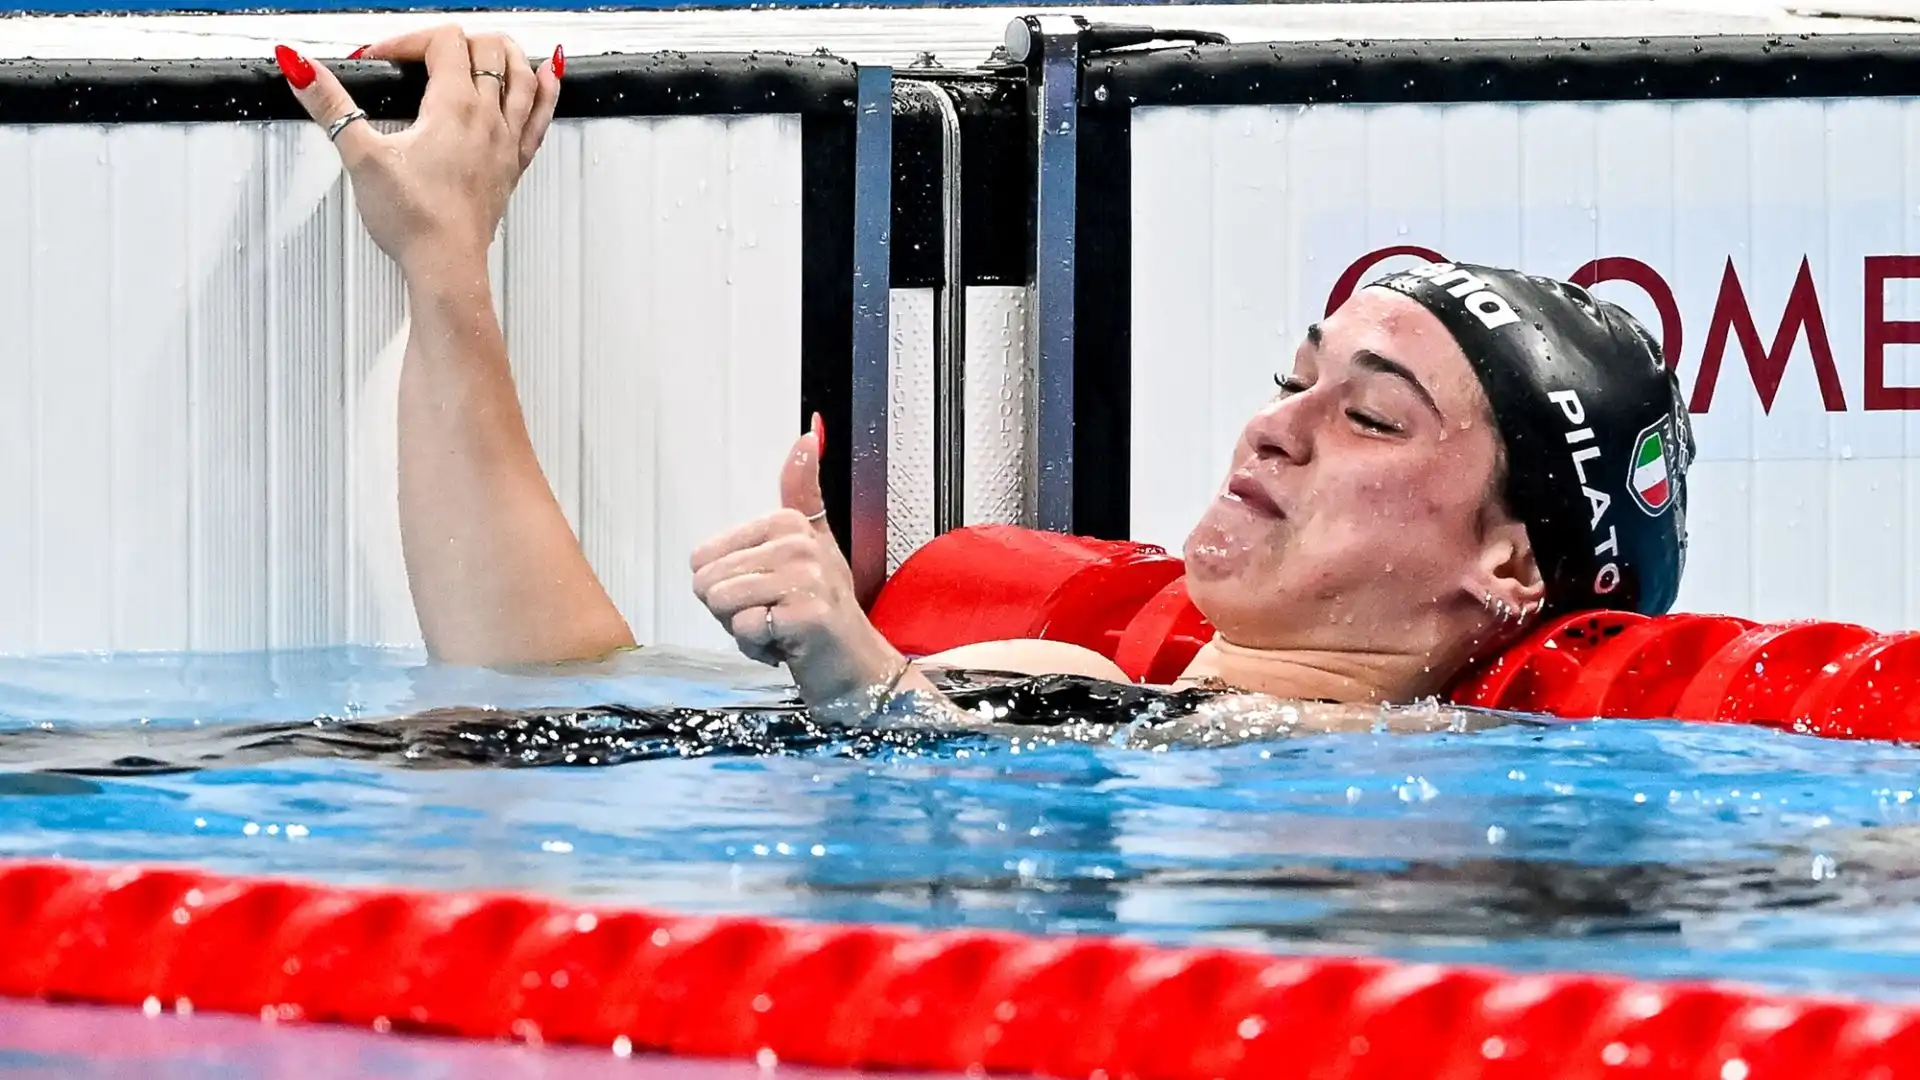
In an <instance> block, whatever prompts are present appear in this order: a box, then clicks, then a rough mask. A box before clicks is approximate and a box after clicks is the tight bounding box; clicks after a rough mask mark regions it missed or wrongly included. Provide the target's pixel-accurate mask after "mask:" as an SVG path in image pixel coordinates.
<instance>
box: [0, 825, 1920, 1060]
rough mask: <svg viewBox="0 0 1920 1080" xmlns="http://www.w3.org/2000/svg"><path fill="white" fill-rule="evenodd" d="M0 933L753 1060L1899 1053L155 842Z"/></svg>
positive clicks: (561, 1038)
mask: <svg viewBox="0 0 1920 1080" xmlns="http://www.w3.org/2000/svg"><path fill="white" fill-rule="evenodd" d="M0 941H4V942H5V943H6V946H5V947H4V949H0V994H4V995H6V996H10V997H18V998H34V999H43V1000H49V1001H56V1002H58V1001H80V1002H94V1003H104V1004H120V1005H130V1006H144V1007H145V1008H147V1009H148V1010H149V1011H152V1009H153V1008H154V1007H155V1006H156V1005H158V1006H159V1007H160V1008H163V1009H182V1010H183V1011H184V1009H185V1008H186V1007H187V1003H191V1008H192V1009H194V1010H212V1011H220V1012H231V1013H242V1014H251V1015H259V1016H261V1017H263V1018H265V1019H270V1020H274V1021H276V1022H299V1021H306V1022H331V1023H338V1024H349V1025H358V1026H371V1027H373V1028H375V1029H376V1030H401V1031H416V1032H428V1033H438V1034H442V1035H449V1036H457V1037H465V1038H478V1039H508V1040H520V1041H527V1042H536V1043H537V1042H543V1041H544V1042H568V1043H582V1044H588V1045H599V1046H603V1047H609V1048H611V1049H613V1050H614V1051H615V1052H635V1053H647V1052H653V1053H665V1054H680V1055H695V1056H704V1057H721V1058H746V1059H751V1060H758V1061H760V1062H762V1063H765V1062H767V1061H769V1060H777V1061H784V1062H792V1063H803V1064H812V1065H822V1066H840V1067H853V1068H881V1069H914V1070H950V1071H955V1072H971V1073H974V1074H978V1073H979V1072H981V1071H985V1072H987V1073H993V1074H1026V1075H1043V1076H1057V1077H1075V1078H1080V1077H1103V1078H1106V1080H1123V1078H1138V1080H1202V1078H1248V1080H1252V1078H1260V1080H1272V1078H1281V1077H1314V1078H1336V1077H1337V1078H1343V1080H1359V1078H1363V1077H1367V1078H1371V1077H1378V1078H1381V1080H1388V1078H1392V1080H1408V1078H1412V1077H1431V1078H1436V1080H1464V1078H1467V1077H1487V1078H1491V1077H1501V1078H1514V1080H1520V1078H1540V1077H1554V1078H1557V1080H1572V1078H1594V1080H1598V1078H1603V1077H1604V1078H1623V1077H1635V1078H1652V1077H1662V1078H1676V1080H1679V1078H1684V1080H1770V1078H1777V1080H1829V1078H1830V1080H1842V1078H1845V1080H1901V1078H1905V1077H1920V1008H1913V1007H1898V1006H1885V1005H1875V1004H1871V1003H1865V1002H1857V1001H1847V1000H1829V999H1814V998H1792V997H1785V996H1777V995H1771V994H1766V993H1759V992H1755V991H1752V990H1749V989H1747V988H1742V987H1734V986H1726V985H1719V984H1703V983H1654V982H1643V981H1635V980H1631V979H1625V978H1619V977H1613V976H1602V975H1589V974H1575V975H1523V974H1512V973H1505V972H1501V971H1497V970H1492V969H1487V968H1479V967H1466V966H1446V965H1435V964H1409V963H1395V962H1388V961H1383V960H1375V959H1364V958H1322V957H1315V958H1302V957H1288V956H1275V955H1269V954H1264V953H1254V952H1237V951H1232V950H1223V949H1179V948H1158V947H1150V946H1147V945H1144V944H1140V943H1137V942H1131V941H1125V940H1120V939H1113V938H1098V937H1071V938H1068V937H1054V938H1044V937H1040V938H1035V937H1023V936H1019V935H1014V934H1005V933H994V932H979V931H951V932H928V931H917V930H907V929H896V928H891V927H876V926H858V925H854V926H835V925H819V924H809V923H801V922H788V921H781V920H776V919H761V918H749V917H733V916H728V917H705V916H686V915H671V914H665V913H661V912H652V911H643V910H622V909H611V908H600V907H585V906H579V905H572V904H565V903H559V902H555V901H550V900H546V899H540V898H536V897H530V896H518V895H512V894H504V893H435V892H420V891H409V890H400V889H357V888H339V887H332V886H326V885H318V884H312V883H305V882H298V881H289V880H277V879H246V878H236V877H226V876H221V875H215V874H206V873H200V872H197V871H193V870H183V869H177V868H138V867H100V866H90V865H86V864H78V863H67V862H13V863H0ZM4 1039H5V1037H4V1036H0V1043H3V1042H4Z"/></svg>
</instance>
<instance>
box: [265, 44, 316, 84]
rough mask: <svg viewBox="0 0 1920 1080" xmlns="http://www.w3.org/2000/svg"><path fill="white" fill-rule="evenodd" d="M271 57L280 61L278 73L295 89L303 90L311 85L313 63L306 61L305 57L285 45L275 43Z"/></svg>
mask: <svg viewBox="0 0 1920 1080" xmlns="http://www.w3.org/2000/svg"><path fill="white" fill-rule="evenodd" d="M273 58H274V59H275V60H277V61H279V62H280V73H281V74H282V75H285V76H286V77H287V81H288V82H290V83H292V84H293V88H294V89H295V90H305V89H306V88H307V87H309V86H312V85H313V65H312V64H309V63H307V58H306V57H304V56H301V55H300V54H299V53H297V52H294V51H293V50H292V49H289V48H287V47H286V46H285V45H275V46H274V47H273Z"/></svg>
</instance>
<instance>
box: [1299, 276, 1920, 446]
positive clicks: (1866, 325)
mask: <svg viewBox="0 0 1920 1080" xmlns="http://www.w3.org/2000/svg"><path fill="white" fill-rule="evenodd" d="M1396 256H1413V257H1418V258H1422V259H1430V260H1432V261H1434V262H1446V261H1447V259H1446V257H1445V256H1443V255H1441V254H1440V253H1439V252H1437V251H1434V250H1432V249H1431V248H1425V247H1419V246H1416V245H1396V246H1393V247H1384V248H1379V249H1377V250H1374V251H1370V252H1368V253H1367V254H1365V255H1362V256H1361V257H1360V258H1358V259H1356V260H1354V262H1353V263H1352V265H1350V266H1348V267H1347V269H1346V270H1345V272H1343V273H1342V274H1341V275H1340V278H1339V280H1337V281H1336V282H1334V285H1333V290H1332V292H1331V293H1329V294H1328V296H1327V308H1326V310H1327V313H1328V314H1331V313H1332V312H1333V310H1334V309H1335V308H1337V307H1339V306H1340V305H1341V304H1343V303H1345V302H1346V299H1347V297H1349V296H1351V295H1352V294H1353V290H1354V289H1356V288H1358V287H1359V285H1360V282H1361V281H1362V280H1365V279H1367V278H1369V277H1370V276H1371V273H1370V272H1371V271H1373V269H1374V267H1375V266H1377V265H1378V264H1380V263H1382V262H1385V261H1386V260H1388V259H1391V258H1394V257H1396ZM1539 272H1541V273H1551V272H1552V271H1539ZM1861 275H1862V285H1861V288H1862V293H1863V296H1864V298H1865V299H1864V303H1865V308H1864V311H1863V312H1862V315H1863V317H1862V319H1861V326H1862V328H1863V330H1862V335H1861V342H1860V352H1859V353H1858V354H1857V355H1859V357H1860V363H1861V374H1862V376H1863V378H1862V381H1861V386H1862V394H1861V400H1859V401H1855V402H1849V401H1847V399H1846V395H1845V392H1844V389H1843V387H1842V386H1841V381H1840V370H1839V367H1838V366H1837V364H1836V362H1835V360H1834V352H1833V342H1832V340H1831V339H1830V337H1829V336H1828V333H1827V320H1826V317H1825V315H1824V313H1823V312H1822V309H1821V301H1820V294H1819V292H1818V291H1816V289H1815V288H1814V280H1813V271H1812V269H1811V268H1810V267H1809V266H1808V263H1807V260H1806V259H1805V258H1802V259H1801V260H1800V268H1799V271H1798V273H1797V275H1796V276H1795V277H1794V280H1793V288H1792V291H1791V292H1789V293H1788V295H1787V300H1786V304H1785V307H1784V309H1783V310H1782V311H1780V312H1779V313H1778V315H1777V320H1776V319H1775V318H1769V319H1766V320H1765V321H1762V320H1759V319H1756V318H1755V317H1754V312H1753V309H1752V307H1751V306H1750V305H1749V304H1748V302H1747V295H1746V289H1745V286H1744V285H1743V283H1742V282H1741V280H1740V275H1739V273H1738V272H1737V271H1736V270H1735V268H1734V265H1733V260H1732V259H1728V260H1727V262H1726V268H1725V270H1724V271H1723V272H1722V274H1721V278H1720V287H1719V291H1718V294H1717V295H1716V296H1715V298H1714V302H1713V312H1712V314H1711V315H1710V316H1709V317H1708V319H1707V328H1706V336H1705V341H1704V344H1703V345H1702V346H1700V347H1699V349H1698V350H1697V351H1695V352H1693V353H1688V352H1687V348H1688V343H1689V342H1690V341H1691V340H1692V337H1691V335H1690V334H1688V333H1687V328H1686V326H1685V325H1684V324H1683V323H1682V321H1681V318H1680V305H1679V304H1678V302H1676V301H1675V299H1674V295H1673V289H1672V287H1671V286H1669V285H1668V284H1667V281H1666V279H1665V278H1663V277H1661V275H1660V272H1659V271H1657V270H1655V269H1654V268H1653V267H1651V266H1649V265H1647V264H1646V263H1644V262H1641V261H1640V260H1638V259H1629V258H1620V257H1610V258H1602V259H1594V260H1593V261H1591V262H1589V263H1587V264H1586V265H1585V266H1582V267H1579V268H1578V269H1575V270H1574V271H1573V273H1572V274H1571V275H1570V276H1569V277H1568V278H1567V279H1566V280H1569V281H1572V282H1573V283H1575V284H1577V285H1582V286H1587V287H1592V286H1594V285H1597V284H1599V283H1601V282H1607V281H1618V282H1625V283H1627V284H1630V285H1632V286H1634V287H1635V288H1637V289H1639V290H1641V291H1642V292H1644V293H1646V295H1647V298H1648V299H1649V300H1650V301H1652V303H1653V308H1654V310H1655V312H1657V313H1658V318H1659V323H1660V325H1659V326H1658V327H1657V328H1653V327H1650V329H1657V331H1658V333H1659V335H1660V341H1661V343H1662V348H1663V350H1664V352H1665V353H1666V358H1667V365H1668V366H1669V367H1677V366H1679V365H1681V364H1692V365H1696V366H1697V370H1698V372H1699V374H1698V376H1697V377H1696V378H1695V379H1694V383H1693V392H1692V394H1691V396H1690V397H1689V398H1688V401H1687V406H1688V409H1689V410H1690V411H1692V412H1695V413H1706V412H1709V411H1710V410H1711V409H1712V406H1713V396H1714V393H1715V391H1716V389H1717V388H1718V387H1719V384H1720V374H1721V368H1722V367H1723V366H1724V365H1725V364H1726V363H1728V353H1729V352H1732V353H1734V355H1735V360H1734V361H1733V362H1735V363H1738V362H1740V361H1742V360H1744V361H1745V363H1746V366H1747V371H1748V372H1749V373H1750V374H1751V376H1752V378H1753V387H1754V390H1755V392H1756V393H1757V394H1758V395H1759V398H1760V407H1761V409H1762V410H1763V411H1766V412H1771V411H1772V410H1773V403H1774V399H1775V397H1776V396H1777V395H1778V394H1779V391H1780V381H1781V379H1782V377H1783V376H1784V375H1785V374H1786V370H1787V362H1788V360H1789V358H1790V357H1791V356H1792V355H1793V352H1794V346H1795V345H1796V344H1797V343H1799V342H1802V341H1804V342H1805V343H1806V346H1807V350H1806V351H1807V354H1808V357H1809V360H1808V361H1807V362H1809V363H1811V364H1812V366H1813V373H1814V376H1815V378H1816V379H1818V381H1819V386H1820V398H1821V402H1822V404H1823V405H1824V406H1825V407H1826V411H1828V412H1830V413H1832V412H1847V411H1849V410H1859V411H1866V412H1876V411H1893V410H1908V411H1916V410H1920V386H1899V385H1891V386H1890V385H1888V383H1887V349H1888V347H1889V346H1893V345H1920V321H1907V320H1901V319H1889V318H1888V317H1887V312H1886V285H1887V283H1888V282H1890V281H1898V280H1901V279H1904V278H1920V255H1869V256H1867V257H1866V258H1865V260H1864V264H1863V266H1862V269H1861ZM1763 314H1772V313H1763ZM1763 328H1765V329H1766V330H1770V331H1771V333H1770V334H1763V332H1762V330H1763Z"/></svg>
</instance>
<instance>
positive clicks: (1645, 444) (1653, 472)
mask: <svg viewBox="0 0 1920 1080" xmlns="http://www.w3.org/2000/svg"><path fill="white" fill-rule="evenodd" d="M1668 428H1669V424H1668V421H1666V420H1665V419H1661V420H1655V421H1654V422H1653V423H1651V424H1648V425H1647V426H1646V427H1644V428H1641V429H1640V434H1639V435H1638V436H1636V437H1635V438H1634V440H1633V457H1632V459H1631V462H1630V465H1629V468H1628V472H1627V491H1628V492H1629V493H1631V494H1632V495H1633V501H1634V502H1636V503H1638V504H1639V505H1640V509H1641V510H1642V511H1643V512H1645V513H1646V515H1647V516H1648V517H1659V516H1660V515H1661V514H1664V513H1666V512H1667V507H1669V506H1672V505H1673V456H1674V447H1673V433H1672V432H1671V431H1670V430H1668Z"/></svg>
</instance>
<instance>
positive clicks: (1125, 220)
mask: <svg viewBox="0 0 1920 1080" xmlns="http://www.w3.org/2000/svg"><path fill="white" fill-rule="evenodd" d="M1079 150H1080V153H1079V163H1078V172H1077V177H1076V179H1077V183H1076V185H1075V187H1076V196H1077V198H1076V203H1075V220H1074V232H1075V234H1076V235H1075V237H1074V261H1075V263H1076V264H1078V265H1077V269H1076V271H1075V275H1074V282H1073V286H1074V287H1073V309H1074V317H1073V323H1074V353H1073V388H1074V400H1073V426H1074V431H1073V462H1074V475H1073V526H1074V531H1075V532H1076V533H1079V534H1081V535H1083V536H1093V537H1098V538H1100V539H1103V540H1129V539H1132V536H1131V534H1130V529H1131V506H1132V501H1133V500H1132V494H1131V489H1132V486H1133V479H1132V474H1133V469H1132V461H1131V455H1132V447H1133V132H1132V114H1131V113H1129V112H1128V111H1127V110H1124V109H1110V110H1104V111H1095V110H1085V109H1083V110H1081V113H1080V141H1079Z"/></svg>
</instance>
